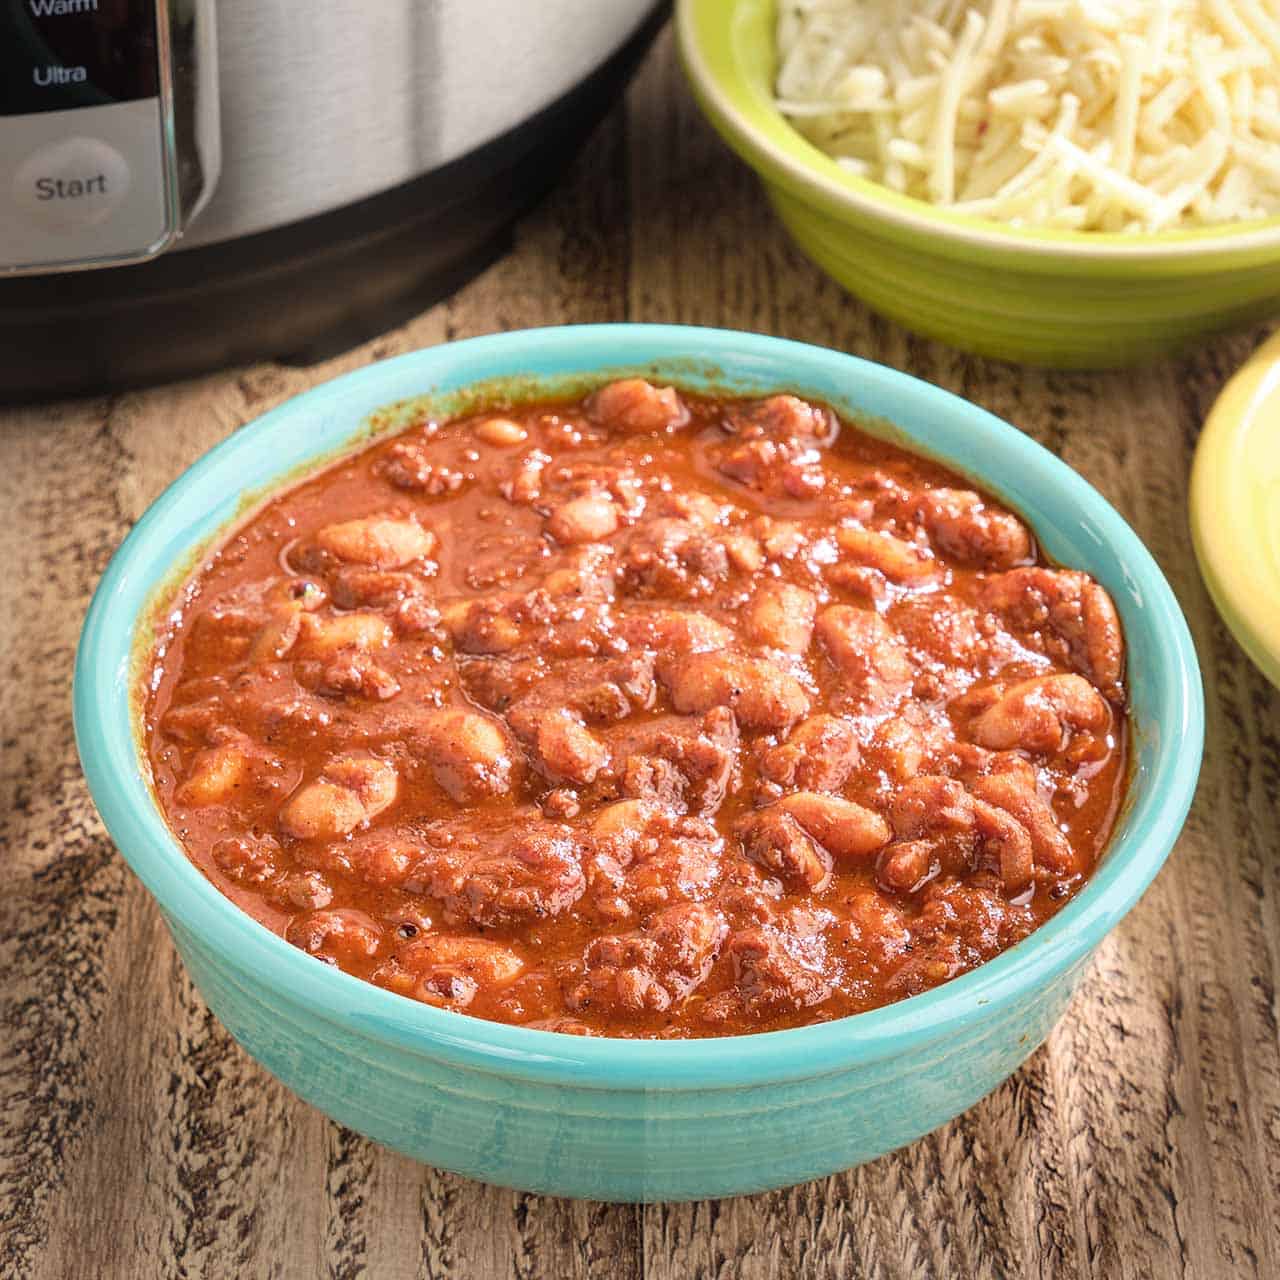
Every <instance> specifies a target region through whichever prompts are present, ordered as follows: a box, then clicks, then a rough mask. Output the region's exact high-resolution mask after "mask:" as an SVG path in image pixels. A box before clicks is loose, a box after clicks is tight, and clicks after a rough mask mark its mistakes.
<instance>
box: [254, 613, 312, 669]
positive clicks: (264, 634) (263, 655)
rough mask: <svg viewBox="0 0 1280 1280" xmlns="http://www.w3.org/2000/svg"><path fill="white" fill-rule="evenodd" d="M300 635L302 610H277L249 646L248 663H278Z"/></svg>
mask: <svg viewBox="0 0 1280 1280" xmlns="http://www.w3.org/2000/svg"><path fill="white" fill-rule="evenodd" d="M301 634H302V610H301V608H299V607H297V606H292V607H285V608H281V609H278V610H277V611H276V613H275V615H274V616H273V617H272V618H271V620H270V621H269V622H267V623H266V624H265V625H264V626H263V628H262V630H261V631H259V632H258V634H257V635H256V636H254V638H253V643H252V644H251V645H250V646H249V656H248V661H249V662H250V663H257V662H279V661H280V660H281V659H282V658H284V657H285V656H286V655H287V654H288V652H289V650H290V649H292V648H293V646H294V645H295V644H296V643H297V642H298V637H299V636H300V635H301Z"/></svg>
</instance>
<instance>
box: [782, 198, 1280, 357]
mask: <svg viewBox="0 0 1280 1280" xmlns="http://www.w3.org/2000/svg"><path fill="white" fill-rule="evenodd" d="M768 192H769V196H770V199H771V200H772V202H773V206H774V208H775V209H776V210H777V213H778V216H779V217H780V218H781V220H782V223H783V225H784V226H785V227H786V228H787V230H788V231H789V232H790V233H791V236H792V238H793V239H794V240H795V242H796V244H797V245H798V246H799V247H800V248H801V250H803V252H804V253H805V254H806V256H808V257H809V258H810V259H812V260H813V262H814V263H815V264H816V265H817V266H819V267H821V268H822V270H823V271H825V272H826V273H827V274H828V275H829V276H831V277H832V278H833V279H834V280H836V281H837V282H838V283H839V284H841V285H843V286H844V288H846V289H847V290H848V291H849V292H850V293H851V294H853V295H854V296H855V297H858V298H861V299H862V301H864V302H866V303H867V304H868V305H869V306H871V307H873V308H874V309H875V310H877V311H879V312H881V313H882V314H883V315H886V316H888V317H889V318H890V319H893V320H896V321H898V323H899V324H902V325H905V326H906V327H907V328H908V329H911V330H913V331H914V332H916V333H920V334H923V335H924V336H925V337H929V338H937V339H938V340H940V341H942V342H948V343H950V344H951V345H952V346H954V347H959V348H961V349H962V350H965V351H972V352H974V353H976V354H978V355H984V356H993V357H995V358H997V359H1001V360H1009V361H1013V362H1015V363H1019V364H1029V365H1037V366H1041V367H1046V368H1058V369H1103V368H1115V367H1120V366H1125V365H1131V364H1137V363H1140V362H1141V361H1144V360H1150V359H1154V358H1155V357H1157V356H1161V355H1167V354H1170V353H1177V352H1180V351H1185V350H1186V349H1187V348H1188V347H1190V346H1191V345H1192V344H1194V343H1195V341H1196V340H1198V339H1201V338H1203V337H1205V336H1206V335H1208V334H1212V333H1218V332H1222V331H1225V330H1230V329H1235V328H1239V327H1240V326H1241V325H1245V324H1249V323H1251V322H1253V321H1257V320H1262V319H1265V318H1266V317H1267V316H1269V315H1271V314H1274V313H1275V312H1276V311H1277V310H1280V302H1277V299H1280V257H1272V258H1270V259H1269V260H1268V259H1267V257H1266V256H1265V255H1256V254H1249V253H1241V254H1239V255H1221V256H1219V257H1217V258H1215V260H1214V262H1213V263H1211V264H1206V263H1204V262H1201V261H1199V260H1198V259H1197V260H1196V262H1195V264H1194V267H1195V269H1193V270H1185V269H1179V268H1180V266H1181V264H1180V263H1178V262H1176V261H1166V262H1155V263H1151V264H1145V265H1146V269H1145V270H1143V271H1139V270H1137V269H1136V264H1129V270H1128V271H1126V272H1124V273H1120V274H1117V273H1116V272H1115V270H1114V269H1109V270H1108V269H1103V268H1105V267H1108V266H1109V265H1110V264H1096V263H1091V262H1090V261H1088V260H1077V261H1075V262H1074V263H1073V266H1072V270H1071V272H1070V273H1069V274H1065V275H1064V273H1063V271H1062V269H1061V265H1058V267H1057V269H1056V270H1048V269H1046V268H1045V266H1044V265H1043V263H1042V262H1041V261H1038V260H1036V259H1034V258H1030V259H1025V258H1024V259H1021V260H1020V259H1019V256H1018V255H1016V254H1014V253H1010V254H1008V255H1007V256H1005V257H1004V258H1003V259H1001V258H999V257H982V256H977V255H973V254H972V253H969V254H964V253H961V252H959V246H957V245H956V244H955V243H954V242H952V241H948V240H944V239H941V238H938V239H934V240H929V239H926V238H925V237H906V236H899V235H894V234H886V228H885V227H884V225H883V224H881V223H877V222H875V221H874V220H873V219H856V218H853V217H850V218H849V219H848V220H841V219H838V218H835V217H832V216H830V215H829V214H827V213H824V212H823V211H822V210H821V209H818V208H816V207H814V206H812V205H809V204H806V203H805V202H804V201H803V200H801V199H799V198H797V197H795V196H793V195H789V194H788V193H787V192H786V191H785V190H784V189H783V188H781V187H779V186H776V185H773V186H769V187H768ZM895 230H896V229H895Z"/></svg>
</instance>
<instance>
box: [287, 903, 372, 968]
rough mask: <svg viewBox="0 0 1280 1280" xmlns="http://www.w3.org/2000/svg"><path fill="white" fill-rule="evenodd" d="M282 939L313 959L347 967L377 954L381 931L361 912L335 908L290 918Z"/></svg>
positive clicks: (308, 912)
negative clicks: (346, 965) (333, 962)
mask: <svg viewBox="0 0 1280 1280" xmlns="http://www.w3.org/2000/svg"><path fill="white" fill-rule="evenodd" d="M284 936H285V939H286V941H288V942H291V943H293V945H294V946H295V947H298V948H300V949H301V950H303V951H306V952H309V953H310V954H311V955H313V956H323V957H326V958H327V959H329V960H331V961H335V962H336V963H338V964H342V963H344V962H345V963H347V964H350V963H351V962H352V961H356V960H365V959H369V958H371V957H372V956H375V955H377V953H378V947H379V946H380V944H381V942H382V929H381V928H380V927H379V925H378V923H377V921H376V920H374V919H373V918H372V917H371V916H368V915H366V914H365V913H364V912H363V911H356V910H354V909H353V908H350V907H338V908H335V909H333V910H321V911H306V912H304V913H303V914H302V915H298V916H294V918H293V919H292V920H291V921H290V922H289V925H288V927H287V928H286V929H285V934H284Z"/></svg>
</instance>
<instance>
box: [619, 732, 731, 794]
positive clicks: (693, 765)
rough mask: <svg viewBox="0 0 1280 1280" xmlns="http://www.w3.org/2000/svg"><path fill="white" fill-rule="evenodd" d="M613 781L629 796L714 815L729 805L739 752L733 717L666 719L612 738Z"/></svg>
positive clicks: (620, 733) (622, 792)
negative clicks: (726, 798)
mask: <svg viewBox="0 0 1280 1280" xmlns="http://www.w3.org/2000/svg"><path fill="white" fill-rule="evenodd" d="M609 745H610V750H611V753H612V758H613V760H614V761H615V762H616V764H615V768H614V772H613V777H614V778H615V779H616V784H617V787H618V790H619V791H620V792H621V794H622V795H624V796H630V797H633V798H635V799H638V800H651V801H654V802H656V803H658V804H661V805H664V806H666V807H668V808H671V809H675V810H680V811H684V810H687V811H689V812H691V813H700V814H713V813H715V812H716V811H717V810H718V809H719V808H720V805H721V803H722V802H723V801H724V797H725V792H726V790H727V789H728V787H729V784H730V781H731V778H732V775H733V767H734V761H735V757H736V755H737V748H738V724H737V721H736V720H735V718H734V716H733V713H732V712H731V711H729V710H727V709H726V708H724V707H715V708H713V709H712V710H710V711H708V712H707V713H706V715H704V716H701V717H692V716H664V717H662V718H660V719H658V720H653V721H650V722H649V723H647V724H643V725H640V726H638V727H634V728H633V727H630V726H627V727H624V728H622V729H619V730H618V731H616V732H615V733H613V734H611V735H610V737H609Z"/></svg>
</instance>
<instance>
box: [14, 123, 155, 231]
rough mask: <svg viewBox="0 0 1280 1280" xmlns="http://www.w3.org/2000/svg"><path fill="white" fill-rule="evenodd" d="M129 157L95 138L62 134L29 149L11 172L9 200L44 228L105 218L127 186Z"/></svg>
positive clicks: (83, 224) (74, 225)
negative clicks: (68, 136) (31, 151)
mask: <svg viewBox="0 0 1280 1280" xmlns="http://www.w3.org/2000/svg"><path fill="white" fill-rule="evenodd" d="M129 177H130V175H129V163H128V161H127V160H125V158H124V156H122V155H121V154H120V152H118V151H117V150H116V149H115V147H112V146H109V145H108V144H107V143H105V142H102V141H101V140H100V139H97V138H63V139H62V140H61V141H59V142H55V143H53V144H51V145H50V146H47V147H41V148H40V150H39V151H35V152H33V153H32V154H31V155H29V156H28V157H27V158H26V159H25V160H24V161H23V162H22V163H21V164H20V165H19V166H18V168H17V171H16V172H15V173H14V175H13V202H14V204H15V206H16V207H17V208H18V209H19V210H21V212H22V213H23V214H24V215H25V216H26V218H27V219H28V221H30V222H33V223H35V224H36V225H38V226H41V227H44V228H45V229H46V230H48V231H73V230H76V229H78V228H80V227H92V226H96V225H97V224H98V223H100V222H104V221H105V220H106V219H107V218H109V217H110V216H111V215H112V213H114V212H115V210H116V209H117V208H118V207H119V205H120V202H121V201H122V200H123V199H124V198H125V196H126V195H127V194H128V191H129Z"/></svg>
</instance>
